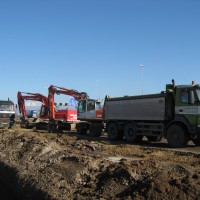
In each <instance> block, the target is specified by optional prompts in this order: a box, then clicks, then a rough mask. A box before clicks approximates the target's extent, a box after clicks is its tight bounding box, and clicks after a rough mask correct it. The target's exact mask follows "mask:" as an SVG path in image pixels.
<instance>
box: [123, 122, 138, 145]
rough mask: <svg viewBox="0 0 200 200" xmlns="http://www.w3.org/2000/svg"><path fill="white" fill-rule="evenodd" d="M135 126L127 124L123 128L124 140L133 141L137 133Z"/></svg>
mask: <svg viewBox="0 0 200 200" xmlns="http://www.w3.org/2000/svg"><path fill="white" fill-rule="evenodd" d="M136 132H137V128H136V125H135V124H127V125H126V126H125V128H124V135H125V140H126V141H127V142H135V141H136V138H137V135H136Z"/></svg>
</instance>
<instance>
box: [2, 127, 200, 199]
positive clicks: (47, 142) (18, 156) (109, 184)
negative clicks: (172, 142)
mask: <svg viewBox="0 0 200 200" xmlns="http://www.w3.org/2000/svg"><path fill="white" fill-rule="evenodd" d="M195 148H196V149H197V151H196V152H195V151H194V152H193V151H189V149H190V150H191V149H195ZM198 148H199V147H195V146H194V145H190V146H188V148H186V149H171V148H170V147H169V146H168V145H167V144H166V143H163V142H160V143H154V144H149V143H148V142H147V140H144V141H143V142H142V143H141V144H134V145H133V144H127V143H125V142H124V141H122V142H115V143H113V142H110V141H108V139H107V137H106V135H105V134H104V135H103V136H101V137H100V138H92V137H90V136H87V135H85V136H78V135H76V133H74V132H67V133H62V134H57V133H48V132H47V131H36V130H32V129H21V128H20V127H19V126H18V125H15V126H14V127H13V128H12V129H6V130H5V129H1V130H0V199H5V200H7V199H8V200H10V199H12V200H13V199H20V200H23V199H28V200H31V199H37V200H38V199H56V200H57V199H58V200H61V199H62V200H64V199H65V200H66V199H78V200H79V199H80V200H81V199H85V200H86V199H87V200H88V199H100V200H104V199H181V200H185V199H187V200H190V199H200V152H199V149H198Z"/></svg>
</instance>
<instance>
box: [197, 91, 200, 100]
mask: <svg viewBox="0 0 200 200" xmlns="http://www.w3.org/2000/svg"><path fill="white" fill-rule="evenodd" d="M196 92H197V96H198V101H200V89H197V90H196Z"/></svg>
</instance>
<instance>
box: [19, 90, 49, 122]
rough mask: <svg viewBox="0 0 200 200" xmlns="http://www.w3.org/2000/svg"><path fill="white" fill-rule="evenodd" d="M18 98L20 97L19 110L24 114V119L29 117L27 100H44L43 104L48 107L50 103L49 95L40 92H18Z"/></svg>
mask: <svg viewBox="0 0 200 200" xmlns="http://www.w3.org/2000/svg"><path fill="white" fill-rule="evenodd" d="M17 99H18V107H19V112H20V113H21V114H22V117H23V118H24V119H27V116H26V109H25V100H32V101H39V102H42V104H43V105H44V106H46V107H47V106H48V105H49V102H48V97H46V96H44V95H42V94H39V93H29V92H18V93H17Z"/></svg>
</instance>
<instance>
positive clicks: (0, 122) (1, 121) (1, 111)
mask: <svg viewBox="0 0 200 200" xmlns="http://www.w3.org/2000/svg"><path fill="white" fill-rule="evenodd" d="M14 123H15V111H14V103H13V102H12V101H10V100H9V99H8V100H7V101H0V128H4V127H8V128H11V127H12V126H13V125H14Z"/></svg>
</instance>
